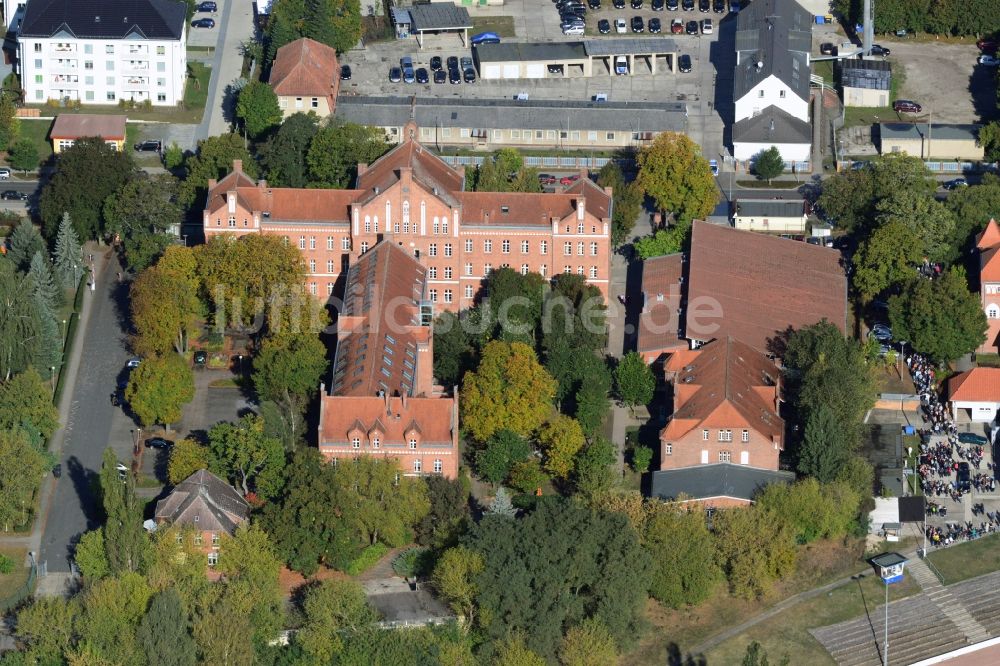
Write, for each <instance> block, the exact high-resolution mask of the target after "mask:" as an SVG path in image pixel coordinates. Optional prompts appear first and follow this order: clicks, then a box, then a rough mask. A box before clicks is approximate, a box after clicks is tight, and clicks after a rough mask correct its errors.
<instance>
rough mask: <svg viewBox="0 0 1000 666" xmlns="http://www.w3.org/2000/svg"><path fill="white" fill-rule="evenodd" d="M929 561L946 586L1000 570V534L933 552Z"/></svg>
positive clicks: (928, 556)
mask: <svg viewBox="0 0 1000 666" xmlns="http://www.w3.org/2000/svg"><path fill="white" fill-rule="evenodd" d="M927 559H928V560H929V561H930V563H931V564H933V565H934V567H935V568H936V569H937V570H938V571H939V572H940V574H941V576H942V577H943V578H944V581H943V582H944V584H945V585H951V584H952V583H957V582H959V581H962V580H968V579H969V578H975V577H976V576H982V575H983V574H987V573H990V572H992V571H997V570H1000V534H992V535H990V536H987V537H983V538H981V539H976V540H975V541H970V542H968V543H963V544H960V545H958V546H952V547H950V548H944V549H942V550H936V551H933V552H931V553H929V554H928V555H927Z"/></svg>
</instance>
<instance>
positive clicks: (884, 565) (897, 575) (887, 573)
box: [868, 552, 908, 666]
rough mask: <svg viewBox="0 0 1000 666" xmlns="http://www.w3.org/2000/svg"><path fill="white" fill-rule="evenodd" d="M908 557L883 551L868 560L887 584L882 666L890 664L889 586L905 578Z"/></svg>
mask: <svg viewBox="0 0 1000 666" xmlns="http://www.w3.org/2000/svg"><path fill="white" fill-rule="evenodd" d="M907 561H908V560H907V559H906V558H905V557H903V556H902V555H900V554H899V553H892V552H890V553H882V554H881V555H876V556H875V557H873V558H872V559H870V560H868V562H869V563H871V565H872V566H873V567H874V568H875V573H877V574H878V576H879V578H881V579H882V582H883V583H884V584H885V633H884V634H883V637H882V666H889V586H890V585H892V584H893V583H898V582H899V581H901V580H903V567H904V566H905V565H906V563H907Z"/></svg>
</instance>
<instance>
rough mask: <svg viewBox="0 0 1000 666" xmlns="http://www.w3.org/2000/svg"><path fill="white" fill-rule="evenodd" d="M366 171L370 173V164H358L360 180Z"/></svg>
mask: <svg viewBox="0 0 1000 666" xmlns="http://www.w3.org/2000/svg"><path fill="white" fill-rule="evenodd" d="M365 171H368V163H367V162H358V178H360V177H361V174H363V173H364V172H365Z"/></svg>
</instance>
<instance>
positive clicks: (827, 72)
mask: <svg viewBox="0 0 1000 666" xmlns="http://www.w3.org/2000/svg"><path fill="white" fill-rule="evenodd" d="M813 74H815V75H816V76H822V77H823V81H824V82H825V83H826V84H827V85H828V86H832V85H833V61H832V60H820V61H819V62H814V63H813Z"/></svg>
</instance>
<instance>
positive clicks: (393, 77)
mask: <svg viewBox="0 0 1000 666" xmlns="http://www.w3.org/2000/svg"><path fill="white" fill-rule="evenodd" d="M402 80H403V70H401V69H400V68H399V67H390V68H389V82H390V83H399V82H400V81H402Z"/></svg>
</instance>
